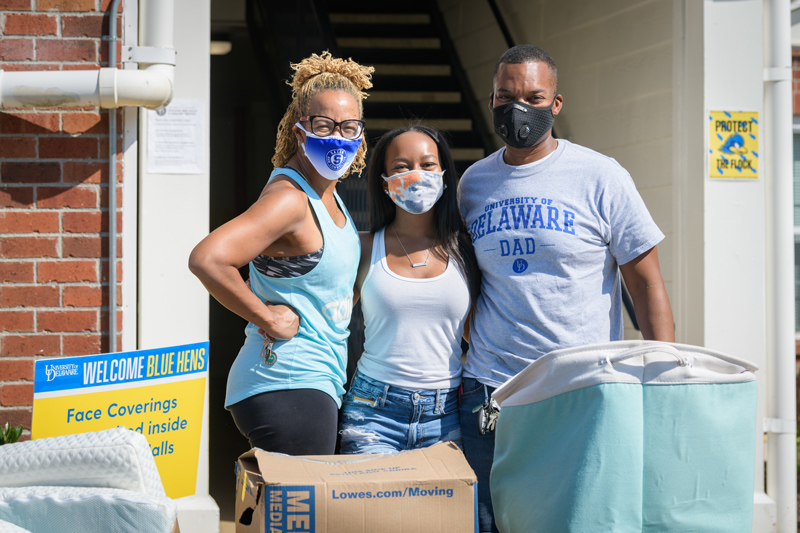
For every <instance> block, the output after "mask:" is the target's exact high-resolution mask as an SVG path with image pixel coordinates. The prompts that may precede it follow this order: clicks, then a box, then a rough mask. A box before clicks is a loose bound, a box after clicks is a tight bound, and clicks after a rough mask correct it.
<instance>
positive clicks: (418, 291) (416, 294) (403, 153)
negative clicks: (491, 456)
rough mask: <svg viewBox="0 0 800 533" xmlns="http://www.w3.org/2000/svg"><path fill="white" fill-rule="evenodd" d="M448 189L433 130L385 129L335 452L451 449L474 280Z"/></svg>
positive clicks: (371, 180) (374, 161)
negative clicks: (446, 444) (356, 353)
mask: <svg viewBox="0 0 800 533" xmlns="http://www.w3.org/2000/svg"><path fill="white" fill-rule="evenodd" d="M456 185H457V174H456V170H455V165H454V164H453V158H452V156H451V154H450V150H449V148H448V147H447V143H446V142H445V141H444V139H443V138H442V136H441V134H440V133H439V132H437V131H435V130H432V129H430V128H427V127H424V126H412V127H410V128H404V129H398V130H394V131H390V132H389V133H387V134H385V135H384V136H383V137H382V138H381V139H380V140H379V141H378V143H377V144H376V146H375V148H374V149H373V153H372V157H371V162H370V165H369V169H368V173H367V187H368V194H369V205H370V231H369V232H362V233H361V234H360V238H361V261H360V264H359V269H358V275H357V278H356V283H355V288H354V298H356V299H358V298H359V297H360V299H361V306H362V311H363V313H364V325H365V331H364V334H365V342H364V353H363V355H362V356H361V359H360V360H359V363H358V369H357V372H356V374H355V375H354V376H353V380H352V382H351V385H350V388H349V390H348V393H347V396H346V397H345V402H344V410H343V414H342V422H341V425H340V431H339V433H340V435H341V451H342V453H391V452H399V451H402V450H407V449H414V448H421V447H425V446H430V445H431V444H434V443H436V442H439V441H448V440H450V441H455V442H456V443H458V444H459V445H460V442H461V429H460V426H459V421H458V387H459V385H460V383H461V339H462V337H464V336H465V331H468V319H469V317H470V311H471V309H472V303H473V302H474V301H475V299H476V297H477V291H478V288H479V286H480V282H479V279H478V272H479V271H478V268H477V263H476V261H475V256H474V253H473V252H472V247H471V245H470V244H469V241H468V238H467V234H466V229H465V228H464V225H463V222H462V220H461V216H460V214H459V210H458V203H457V198H456V191H457V186H456Z"/></svg>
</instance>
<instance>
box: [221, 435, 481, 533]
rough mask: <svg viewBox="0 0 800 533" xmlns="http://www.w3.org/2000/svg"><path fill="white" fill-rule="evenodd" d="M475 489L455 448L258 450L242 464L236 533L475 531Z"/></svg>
mask: <svg viewBox="0 0 800 533" xmlns="http://www.w3.org/2000/svg"><path fill="white" fill-rule="evenodd" d="M477 486H478V483H477V480H476V478H475V473H474V472H473V471H472V469H471V468H470V467H469V465H468V464H467V460H466V459H465V458H464V455H463V454H462V453H461V450H459V449H458V447H457V446H456V445H455V444H453V443H452V442H446V443H439V444H436V445H434V446H431V447H430V448H423V449H419V450H412V451H407V452H401V453H398V454H381V455H327V456H303V457H293V456H289V455H283V454H278V453H269V452H265V451H263V450H260V449H258V448H254V449H252V450H250V451H249V452H247V453H245V454H243V455H242V456H241V457H239V461H238V462H237V464H236V532H237V533H255V532H258V533H264V532H266V533H277V532H284V531H287V532H293V533H298V532H299V533H311V532H314V533H337V532H342V533H345V532H346V533H358V532H364V533H372V532H381V533H384V532H393V531H396V532H398V533H399V532H402V533H413V532H415V531H419V532H422V531H425V532H429V531H436V532H442V533H445V532H458V533H463V532H473V531H478V520H477V508H476V505H477Z"/></svg>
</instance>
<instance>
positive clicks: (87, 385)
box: [31, 342, 208, 498]
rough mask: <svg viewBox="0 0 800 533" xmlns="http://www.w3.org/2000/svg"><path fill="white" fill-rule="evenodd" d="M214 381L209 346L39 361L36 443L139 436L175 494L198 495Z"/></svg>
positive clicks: (170, 492)
mask: <svg viewBox="0 0 800 533" xmlns="http://www.w3.org/2000/svg"><path fill="white" fill-rule="evenodd" d="M207 375H208V343H207V342H203V343H197V344H188V345H183V346H173V347H170V348H160V349H157V350H140V351H136V352H122V353H114V354H100V355H89V356H84V357H68V358H61V359H47V360H43V361H37V362H36V375H35V378H34V395H33V423H32V428H31V437H32V438H34V439H39V438H44V437H56V436H61V435H71V434H75V433H85V432H89V431H100V430H103V429H110V428H114V427H118V426H123V427H126V428H129V429H132V430H134V431H138V432H139V433H141V434H142V435H144V436H145V437H146V438H147V441H148V443H149V444H150V450H151V452H152V454H153V457H154V459H155V461H156V466H157V467H158V472H159V474H160V476H161V482H162V483H163V484H164V490H165V491H166V493H167V496H169V497H170V498H180V497H183V496H191V495H192V494H194V493H195V485H196V483H197V464H198V458H199V454H200V429H201V425H202V420H203V401H204V397H205V386H206V377H207Z"/></svg>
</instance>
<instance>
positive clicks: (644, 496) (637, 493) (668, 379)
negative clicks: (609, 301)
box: [491, 341, 757, 533]
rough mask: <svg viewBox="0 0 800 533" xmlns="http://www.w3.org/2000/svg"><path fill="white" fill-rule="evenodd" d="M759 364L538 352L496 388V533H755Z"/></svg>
mask: <svg viewBox="0 0 800 533" xmlns="http://www.w3.org/2000/svg"><path fill="white" fill-rule="evenodd" d="M755 370H757V367H756V366H755V365H753V364H752V363H750V362H747V361H744V360H741V359H737V358H734V357H731V356H728V355H725V354H722V353H719V352H714V351H711V350H707V349H705V348H700V347H697V346H687V345H681V344H671V343H661V342H646V341H619V342H610V343H605V344H597V345H591V346H583V347H579V348H570V349H565V350H557V351H554V352H551V353H549V354H547V355H545V356H543V357H541V358H539V359H537V360H536V361H534V362H533V363H531V364H530V365H529V366H528V367H527V368H526V369H525V370H523V371H522V372H520V373H519V374H517V375H516V376H515V377H514V378H512V379H511V380H509V381H508V382H506V383H505V384H504V385H503V386H501V387H499V388H498V389H497V390H496V391H495V393H494V395H493V397H494V399H495V400H496V401H497V402H498V403H499V404H500V406H501V411H500V417H499V419H498V421H497V428H496V437H495V438H496V442H495V455H494V466H493V467H492V475H491V489H492V502H493V505H494V513H495V520H496V522H497V526H498V528H499V530H500V531H501V532H503V533H535V532H543V533H544V532H546V533H556V532H562V531H563V532H582V531H585V532H599V531H613V532H615V533H620V532H653V533H655V532H664V531H681V532H697V533H700V532H709V533H710V532H724V533H736V532H742V533H744V532H748V533H749V532H750V530H751V527H752V514H753V486H754V481H755V480H754V473H755V446H756V432H755V422H756V393H757V391H756V381H755V376H754V374H753V372H754V371H755Z"/></svg>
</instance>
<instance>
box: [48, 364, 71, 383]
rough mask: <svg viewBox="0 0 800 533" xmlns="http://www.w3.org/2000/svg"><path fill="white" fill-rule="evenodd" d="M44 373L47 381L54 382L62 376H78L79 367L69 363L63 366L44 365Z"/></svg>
mask: <svg viewBox="0 0 800 533" xmlns="http://www.w3.org/2000/svg"><path fill="white" fill-rule="evenodd" d="M44 373H45V375H46V376H47V381H53V380H54V379H56V378H58V377H61V376H77V375H78V365H75V364H72V363H67V364H63V365H44Z"/></svg>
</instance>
